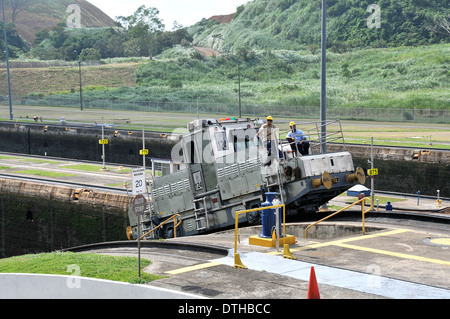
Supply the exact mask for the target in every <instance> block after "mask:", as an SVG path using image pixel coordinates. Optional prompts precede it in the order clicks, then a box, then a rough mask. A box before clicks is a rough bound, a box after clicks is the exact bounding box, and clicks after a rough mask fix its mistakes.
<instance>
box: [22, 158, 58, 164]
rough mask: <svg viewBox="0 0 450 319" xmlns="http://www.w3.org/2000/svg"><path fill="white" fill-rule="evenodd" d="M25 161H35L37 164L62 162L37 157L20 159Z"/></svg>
mask: <svg viewBox="0 0 450 319" xmlns="http://www.w3.org/2000/svg"><path fill="white" fill-rule="evenodd" d="M22 160H23V161H25V162H33V163H37V164H61V163H63V162H58V161H51V160H39V159H34V158H26V159H25V158H24V159H22Z"/></svg>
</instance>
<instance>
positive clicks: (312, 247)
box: [291, 229, 410, 252]
mask: <svg viewBox="0 0 450 319" xmlns="http://www.w3.org/2000/svg"><path fill="white" fill-rule="evenodd" d="M409 231H410V230H409V229H395V230H391V231H387V232H383V233H377V234H371V235H361V236H358V237H352V238H346V239H339V240H334V241H328V242H325V243H318V244H312V245H308V246H303V247H299V248H293V249H291V251H293V252H296V251H302V250H306V249H314V248H322V247H327V246H333V245H337V244H343V243H348V242H352V241H357V240H363V239H371V238H376V237H386V236H391V235H397V234H402V233H406V232H409Z"/></svg>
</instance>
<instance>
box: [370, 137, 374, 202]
mask: <svg viewBox="0 0 450 319" xmlns="http://www.w3.org/2000/svg"><path fill="white" fill-rule="evenodd" d="M370 169H372V170H373V169H374V165H373V137H372V144H371V147H370ZM374 184H375V176H374V175H372V176H370V195H371V197H372V203H375V201H374V200H375V199H374V198H375V194H374V191H375V185H374Z"/></svg>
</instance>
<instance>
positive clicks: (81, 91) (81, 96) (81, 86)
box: [73, 50, 83, 111]
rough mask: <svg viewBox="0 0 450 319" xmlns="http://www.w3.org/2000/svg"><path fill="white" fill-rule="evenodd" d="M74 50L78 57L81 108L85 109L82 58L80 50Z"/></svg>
mask: <svg viewBox="0 0 450 319" xmlns="http://www.w3.org/2000/svg"><path fill="white" fill-rule="evenodd" d="M73 52H74V53H75V54H76V55H77V57H78V74H79V76H80V110H81V111H83V85H82V79H81V60H80V55H79V54H78V51H77V50H73Z"/></svg>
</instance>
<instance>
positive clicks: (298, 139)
mask: <svg viewBox="0 0 450 319" xmlns="http://www.w3.org/2000/svg"><path fill="white" fill-rule="evenodd" d="M289 128H290V131H289V133H288V134H287V135H286V139H287V140H288V141H289V144H290V145H291V148H292V151H293V152H294V153H295V155H297V150H298V151H299V152H300V154H302V155H308V154H309V142H308V140H307V139H306V135H305V133H303V131H301V130H299V129H297V125H296V124H295V122H293V121H292V122H291V123H289Z"/></svg>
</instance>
